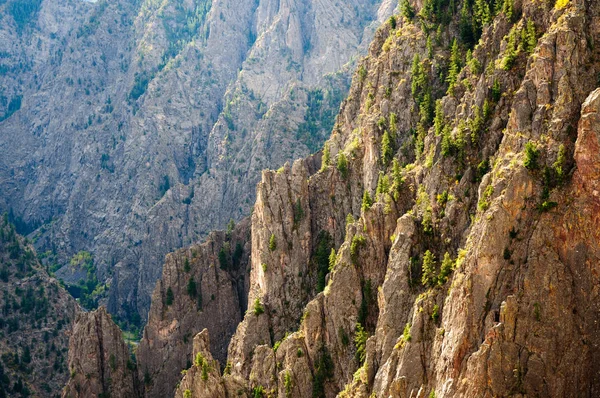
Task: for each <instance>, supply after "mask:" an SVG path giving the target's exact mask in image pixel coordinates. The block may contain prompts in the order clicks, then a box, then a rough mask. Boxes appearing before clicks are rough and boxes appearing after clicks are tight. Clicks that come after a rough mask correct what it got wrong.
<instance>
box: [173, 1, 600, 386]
mask: <svg viewBox="0 0 600 398" xmlns="http://www.w3.org/2000/svg"><path fill="white" fill-rule="evenodd" d="M411 3H412V2H411ZM412 7H415V8H416V10H415V9H412ZM412 7H410V6H407V5H406V3H404V4H403V10H404V12H403V14H404V15H402V16H397V17H396V18H394V19H392V20H390V21H389V22H388V23H387V24H386V25H385V26H384V27H382V28H381V29H380V30H379V31H378V32H377V34H376V36H375V39H374V41H373V43H372V45H371V47H370V51H369V56H368V57H367V58H366V59H365V60H363V61H362V62H361V63H360V64H359V68H358V71H357V72H356V74H355V76H354V81H353V85H352V88H351V89H350V94H349V97H348V99H347V100H346V101H345V102H344V103H343V105H342V109H341V112H340V114H339V116H338V119H337V122H336V125H335V127H334V129H333V134H332V136H331V138H330V139H329V141H328V142H327V143H326V144H325V148H324V150H323V151H322V164H323V166H322V168H321V170H320V171H318V172H316V173H314V172H313V171H314V169H313V170H312V171H311V169H310V167H307V166H305V164H306V162H302V161H298V162H296V163H294V166H292V167H285V168H283V169H282V170H281V171H279V172H266V173H264V174H263V179H262V182H261V183H260V184H259V186H258V190H257V192H258V193H257V203H256V205H255V211H254V214H253V219H252V254H251V265H252V271H251V281H250V295H249V305H248V311H247V313H246V315H245V317H244V320H243V321H242V322H241V324H240V325H239V327H238V329H237V331H236V334H235V335H234V337H233V339H232V342H231V344H230V347H229V352H228V358H227V360H228V365H227V366H226V368H225V369H226V372H225V373H227V374H226V375H224V376H222V377H221V378H219V377H218V374H216V373H215V374H212V373H211V374H210V375H205V376H202V375H201V374H200V373H198V370H196V371H195V372H190V373H188V374H186V376H185V378H184V381H185V383H186V384H185V388H186V391H183V392H182V391H178V394H179V393H181V394H182V395H183V396H187V397H204V396H207V391H208V390H207V388H216V386H217V385H218V386H219V388H222V390H219V394H221V395H220V396H227V394H231V395H234V390H235V389H236V388H237V389H238V390H239V391H240V392H241V394H253V395H254V396H280V397H291V396H294V397H310V396H313V397H317V396H318V397H322V396H323V397H333V396H336V395H339V396H341V397H371V396H378V397H411V396H418V397H423V396H436V397H454V396H468V397H472V396H513V395H519V396H549V397H562V396H585V397H593V396H596V395H598V393H599V390H600V379H598V374H599V373H598V369H597V363H598V361H597V360H596V358H597V356H598V355H599V353H600V351H599V349H598V346H597V344H596V343H595V342H596V341H597V338H598V334H599V333H600V328H599V327H598V325H597V323H596V322H595V319H597V316H598V309H599V308H598V306H599V300H598V297H597V293H596V292H597V290H598V289H597V286H598V282H599V281H598V279H597V274H598V270H597V269H596V268H597V264H598V256H599V254H600V253H599V252H598V245H597V242H598V230H599V227H600V225H599V224H598V219H597V217H596V216H595V214H596V210H597V206H598V192H597V191H598V189H597V187H596V185H597V184H596V182H595V181H596V180H597V176H598V171H599V170H600V164H599V163H598V161H599V160H600V159H598V154H597V149H598V145H599V144H598V142H600V141H599V139H600V136H599V135H598V134H599V133H600V120H599V119H598V116H597V115H598V110H599V108H598V107H599V106H600V89H598V90H596V86H597V77H598V73H599V72H600V57H599V56H600V53H599V50H598V48H597V42H598V40H600V30H599V26H600V25H599V24H598V22H599V21H600V9H599V7H598V5H597V4H596V3H595V2H590V1H583V0H571V1H559V2H556V3H555V2H554V1H552V2H538V1H515V2H513V1H506V2H498V4H497V5H496V6H495V4H494V3H492V4H490V3H488V2H485V1H476V2H473V3H470V2H457V4H455V8H452V6H447V5H444V4H441V5H440V3H437V2H428V1H426V2H424V4H421V2H419V3H417V4H415V3H412ZM455 38H456V40H455ZM317 159H318V157H317ZM294 203H296V204H297V206H294ZM300 209H302V212H300V211H299V210H300ZM296 214H302V216H303V217H307V218H309V219H310V221H309V220H306V219H305V218H303V217H297V216H295V215H296ZM348 214H349V216H346V215H348ZM322 230H323V231H327V232H328V233H329V236H330V240H329V242H328V243H327V244H323V245H321V244H322V242H323V240H322V239H320V238H319V237H318V236H319V233H320V232H321V231H322ZM322 236H323V234H321V237H322ZM298 246H299V247H301V248H302V250H299V249H298ZM323 246H324V247H325V248H326V250H324V252H327V255H325V257H326V261H322V259H323V256H321V255H320V254H321V250H319V249H320V248H321V247H323ZM331 248H334V249H335V251H334V252H331V255H329V250H331ZM309 253H310V254H309ZM327 257H328V258H327ZM322 264H323V265H322ZM321 266H323V267H324V268H320V267H321ZM319 270H323V272H324V274H323V275H322V276H323V279H322V280H324V281H325V283H324V285H320V284H319ZM311 277H312V278H314V279H311ZM322 286H324V287H325V288H324V291H322V292H319V290H321V289H320V287H322ZM288 291H290V292H292V294H290V295H287V294H288V293H287V292H288ZM301 307H304V310H303V311H301V310H300V308H301ZM288 333H289V334H288ZM203 377H205V378H204V379H203ZM213 378H214V380H213ZM207 379H210V380H213V382H211V383H206V380H207ZM218 380H220V381H218ZM227 382H231V383H236V384H232V386H233V385H235V386H236V387H231V388H230V389H228V387H227ZM239 383H242V384H243V388H242V387H240V384H239ZM188 391H189V393H188ZM185 394H187V395H185ZM215 396H219V395H215Z"/></svg>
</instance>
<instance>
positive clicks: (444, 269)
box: [437, 252, 454, 285]
mask: <svg viewBox="0 0 600 398" xmlns="http://www.w3.org/2000/svg"><path fill="white" fill-rule="evenodd" d="M453 269H454V261H452V258H451V257H450V254H448V252H446V254H444V259H443V260H442V265H441V267H440V275H439V277H438V281H437V282H438V284H440V285H443V284H444V283H446V281H448V275H450V273H451V272H452V270H453Z"/></svg>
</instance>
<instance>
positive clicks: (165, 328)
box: [136, 219, 250, 397]
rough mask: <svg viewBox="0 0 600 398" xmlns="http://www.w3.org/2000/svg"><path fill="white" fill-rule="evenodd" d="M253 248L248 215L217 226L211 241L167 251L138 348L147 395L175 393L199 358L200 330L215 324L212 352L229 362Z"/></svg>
mask: <svg viewBox="0 0 600 398" xmlns="http://www.w3.org/2000/svg"><path fill="white" fill-rule="evenodd" d="M249 254H250V220H249V219H244V220H242V221H241V222H240V223H239V224H238V225H236V226H235V227H234V228H232V229H231V230H230V231H228V232H213V233H211V234H210V235H209V237H208V239H207V240H206V242H204V243H202V244H200V245H194V246H191V247H189V248H186V249H182V250H179V251H176V252H174V253H171V254H169V255H168V256H167V258H166V262H165V265H164V267H163V275H162V278H161V279H160V280H159V281H158V283H157V285H156V288H155V289H154V294H153V295H152V305H151V307H150V315H149V318H148V323H147V325H146V327H145V329H144V336H143V339H142V341H141V342H140V345H139V346H138V348H137V351H136V357H137V359H138V363H139V364H140V366H139V371H140V378H145V379H146V380H147V383H146V396H148V397H165V396H170V395H172V394H173V391H175V387H176V384H177V382H178V381H179V379H180V378H181V371H182V370H184V369H188V368H189V367H190V366H191V364H192V363H193V361H194V355H193V341H195V340H194V336H195V335H196V334H197V333H198V331H199V330H203V329H205V328H206V329H208V330H210V332H211V333H212V339H211V340H212V344H211V346H210V349H211V352H212V354H211V356H214V358H215V359H216V360H218V361H221V363H225V361H226V357H227V346H228V345H229V340H230V339H231V336H232V335H233V333H234V332H235V329H236V327H237V325H238V323H239V322H240V321H241V319H242V314H243V312H244V311H245V310H246V306H247V297H248V285H249V278H248V272H249V270H250V264H249ZM169 292H170V293H169ZM168 297H171V298H172V301H170V300H171V299H169V298H168ZM194 344H195V343H194ZM207 347H208V345H207Z"/></svg>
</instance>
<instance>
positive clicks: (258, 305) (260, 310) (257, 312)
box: [253, 298, 265, 316]
mask: <svg viewBox="0 0 600 398" xmlns="http://www.w3.org/2000/svg"><path fill="white" fill-rule="evenodd" d="M253 311H254V315H256V316H259V315H260V314H264V312H265V309H264V307H263V305H262V304H261V302H260V299H258V298H257V299H256V300H254V306H253Z"/></svg>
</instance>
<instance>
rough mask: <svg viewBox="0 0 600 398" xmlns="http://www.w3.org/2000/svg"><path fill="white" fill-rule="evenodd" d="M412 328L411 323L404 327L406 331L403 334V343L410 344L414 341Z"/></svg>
mask: <svg viewBox="0 0 600 398" xmlns="http://www.w3.org/2000/svg"><path fill="white" fill-rule="evenodd" d="M410 327H411V325H410V323H407V324H406V326H404V331H403V332H402V341H404V342H405V343H408V342H409V341H411V340H412V336H411V335H410Z"/></svg>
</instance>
